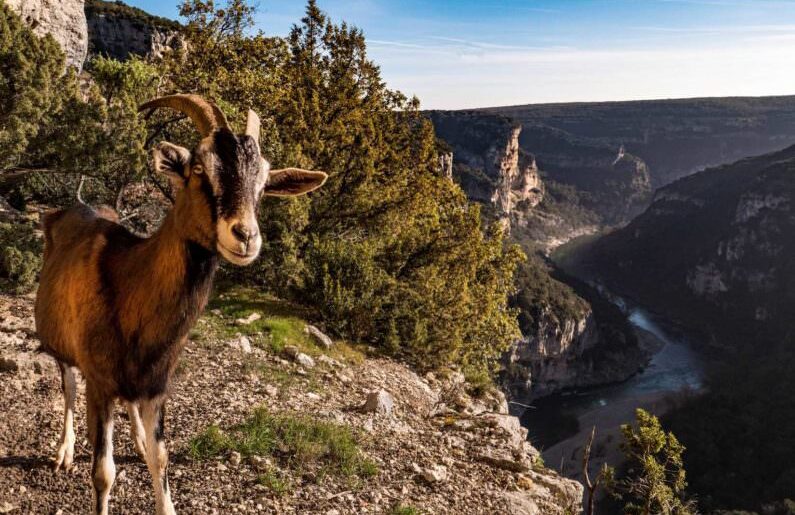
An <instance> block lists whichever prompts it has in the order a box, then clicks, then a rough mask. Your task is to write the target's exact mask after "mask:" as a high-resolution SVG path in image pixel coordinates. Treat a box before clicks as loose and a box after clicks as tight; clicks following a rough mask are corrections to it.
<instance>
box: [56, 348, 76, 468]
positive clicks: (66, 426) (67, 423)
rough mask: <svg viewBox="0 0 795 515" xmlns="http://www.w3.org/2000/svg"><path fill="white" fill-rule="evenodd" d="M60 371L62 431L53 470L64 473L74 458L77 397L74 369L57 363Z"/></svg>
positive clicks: (70, 466)
mask: <svg viewBox="0 0 795 515" xmlns="http://www.w3.org/2000/svg"><path fill="white" fill-rule="evenodd" d="M58 366H59V367H60V369H61V382H62V387H63V397H64V416H63V430H62V431H61V445H60V446H59V447H58V454H57V455H56V456H55V470H56V471H57V470H60V469H62V468H63V470H65V471H67V472H68V471H70V470H71V469H72V464H73V463H74V456H75V397H77V384H76V382H75V373H74V369H73V368H72V367H70V366H69V365H66V364H63V363H58Z"/></svg>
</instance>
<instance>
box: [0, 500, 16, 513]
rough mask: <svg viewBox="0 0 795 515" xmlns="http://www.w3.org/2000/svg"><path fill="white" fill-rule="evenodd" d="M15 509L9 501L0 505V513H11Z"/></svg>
mask: <svg viewBox="0 0 795 515" xmlns="http://www.w3.org/2000/svg"><path fill="white" fill-rule="evenodd" d="M15 509H16V506H14V505H13V504H11V503H10V502H8V501H5V502H3V503H0V513H11V512H12V511H14V510H15Z"/></svg>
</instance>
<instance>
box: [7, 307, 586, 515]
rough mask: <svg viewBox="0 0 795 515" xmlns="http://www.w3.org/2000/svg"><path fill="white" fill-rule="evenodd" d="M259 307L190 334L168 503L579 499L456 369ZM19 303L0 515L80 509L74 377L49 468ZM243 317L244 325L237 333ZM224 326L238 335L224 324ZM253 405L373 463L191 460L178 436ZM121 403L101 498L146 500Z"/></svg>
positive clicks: (234, 457)
mask: <svg viewBox="0 0 795 515" xmlns="http://www.w3.org/2000/svg"><path fill="white" fill-rule="evenodd" d="M223 298H224V296H223V295H222V296H221V299H223ZM226 298H227V301H229V297H226ZM216 302H218V301H216ZM221 302H222V301H221ZM273 305H274V304H273V303H272V302H270V303H260V304H251V305H249V307H251V306H260V307H261V308H262V309H261V310H257V309H248V310H247V311H245V315H246V316H245V317H244V320H237V321H236V319H235V318H234V315H230V314H229V310H226V309H220V308H216V309H213V310H211V312H209V313H208V314H207V316H206V317H205V318H203V319H202V321H201V322H200V324H199V325H198V326H197V331H195V332H194V333H193V334H192V335H191V338H192V341H191V343H190V344H189V345H188V347H187V348H186V351H185V353H184V355H183V359H182V362H181V363H180V365H179V367H178V370H177V376H176V378H175V381H174V388H173V393H172V396H171V400H170V402H169V405H168V411H167V419H166V427H167V435H168V438H169V451H170V454H171V465H170V479H171V486H172V491H173V497H174V501H175V504H176V508H177V510H178V511H179V512H180V513H323V514H328V515H331V514H343V513H395V514H398V513H400V514H406V515H408V514H416V513H456V514H458V513H489V514H492V513H514V514H544V515H548V514H563V513H576V512H578V511H579V503H580V499H581V495H582V489H581V486H580V485H579V484H578V483H576V482H573V481H570V480H566V479H563V478H560V477H559V476H558V475H556V474H555V473H554V472H552V471H550V470H548V469H545V468H544V467H543V465H542V464H541V462H540V460H538V459H537V456H538V455H537V452H536V451H535V449H533V448H532V447H531V446H530V445H529V444H528V443H527V442H526V440H525V435H526V431H525V430H524V429H523V428H521V427H520V426H519V423H518V419H516V418H515V417H512V416H510V415H507V414H506V413H507V405H506V403H505V400H504V397H502V396H501V395H499V394H493V395H491V396H490V397H489V398H487V399H485V400H475V399H472V398H470V397H469V396H468V395H467V394H466V393H465V391H464V386H463V384H462V382H461V381H462V380H463V379H462V377H461V375H460V374H457V373H455V372H452V373H447V374H436V375H433V374H429V375H428V376H426V377H420V376H418V375H416V374H415V373H414V372H412V371H411V370H409V369H408V368H407V367H405V366H404V365H402V364H399V363H397V362H395V361H392V360H389V359H386V358H384V357H379V356H377V355H374V354H373V353H372V352H371V351H372V349H369V350H368V349H356V348H352V347H350V346H348V345H346V344H344V343H340V342H337V343H334V344H333V345H332V346H331V348H330V349H326V348H325V347H324V346H323V345H319V344H318V345H314V344H310V343H307V342H311V341H313V339H312V338H310V337H309V335H307V336H306V338H305V339H302V338H298V340H300V341H297V342H292V341H290V338H291V336H290V335H291V334H293V333H290V331H286V332H285V331H284V330H281V329H280V327H281V326H279V324H276V323H274V324H271V325H270V326H262V325H257V324H258V323H259V322H254V320H256V319H257V318H258V317H260V316H261V317H262V318H261V320H268V319H269V317H270V315H271V313H269V311H270V310H272V309H273ZM284 307H285V306H280V307H279V309H283V308H284ZM32 309H33V297H32V296H22V297H12V296H1V295H0V513H35V514H62V515H66V514H72V513H87V512H89V511H90V508H91V496H92V489H91V487H90V481H89V476H88V472H89V468H90V449H89V446H88V443H87V441H86V439H85V438H86V437H85V409H84V399H83V388H82V385H81V386H80V392H79V397H78V409H77V414H76V425H77V446H76V458H75V469H74V471H73V472H71V473H68V474H67V473H63V472H60V473H56V472H54V471H53V469H52V463H51V458H52V457H53V456H54V455H55V451H56V441H57V438H58V436H59V434H60V430H61V429H60V426H61V418H62V413H63V405H62V399H61V393H60V380H59V377H58V373H57V369H56V366H55V364H54V362H53V361H52V360H51V359H50V358H49V357H47V356H44V355H40V354H37V353H36V352H35V349H36V348H37V346H38V342H37V340H36V338H35V332H34V323H33V313H32ZM254 313H258V314H254ZM252 319H254V320H252ZM247 320H248V321H247ZM274 320H276V319H274ZM248 324H251V327H255V328H257V329H258V330H257V331H256V332H254V333H252V334H248V333H251V331H253V329H252V330H249V329H247V327H248ZM262 327H270V328H271V329H270V332H269V331H268V330H264V331H263V330H262ZM282 329H283V328H282ZM235 331H239V332H241V333H242V334H243V336H245V337H244V338H241V337H239V336H238V335H237V334H234V335H232V336H230V334H232V333H234V332H235ZM285 335H287V336H285ZM293 336H294V334H293ZM275 340H279V341H278V342H275ZM282 340H286V341H282ZM274 342H275V343H274ZM293 343H294V344H295V347H293V346H292V345H293ZM277 344H278V345H277ZM307 357H308V358H309V359H307ZM442 376H444V378H442ZM373 392H382V393H381V394H380V400H381V402H380V403H373V406H371V407H373V408H374V409H375V412H372V411H371V412H367V410H365V409H364V408H363V406H364V405H365V401H366V400H367V398H368V395H370V394H372V393H373ZM373 397H374V399H375V397H376V396H373ZM259 406H265V407H267V409H268V410H269V412H272V413H274V414H279V415H284V416H286V417H293V416H295V417H304V418H311V419H313V420H322V421H328V422H331V423H333V424H335V425H338V426H340V427H344V428H350V430H351V432H352V434H353V435H354V437H355V440H356V442H357V445H358V447H359V449H360V452H361V453H362V454H363V456H365V457H366V459H367V460H368V461H369V462H371V463H374V464H375V465H376V466H377V469H376V471H375V472H374V474H373V475H369V476H367V477H346V476H344V475H339V474H337V475H335V474H325V475H317V474H313V473H312V472H311V470H310V471H308V472H307V471H306V470H302V471H299V470H298V469H297V468H296V467H295V463H293V461H292V460H290V459H289V457H285V456H284V455H283V454H282V455H276V454H274V455H266V456H257V455H243V456H242V457H241V455H240V454H238V453H236V452H221V453H220V454H218V455H216V456H213V457H209V458H207V457H205V458H204V459H197V458H195V457H193V456H194V455H195V453H193V454H192V453H191V448H192V447H191V442H192V441H194V439H195V438H196V437H197V435H200V434H202V433H203V432H205V430H206V428H207V427H208V426H209V425H211V424H216V425H217V426H218V427H220V428H221V429H222V430H223V429H226V428H233V427H234V426H235V424H239V423H240V422H242V421H244V420H246V419H247V418H248V417H249V416H250V415H251V413H252V411H253V410H254V409H255V408H257V407H259ZM122 413H123V410H122V409H120V408H117V415H116V421H115V422H116V425H115V427H116V431H115V436H114V445H115V453H114V454H115V458H116V466H117V480H116V485H115V486H114V490H113V493H112V498H111V511H113V512H115V513H130V514H134V513H152V512H153V502H152V493H151V486H150V482H149V477H148V472H147V470H146V466H145V465H144V463H142V462H141V460H140V459H139V458H138V457H137V455H136V454H135V452H134V450H133V446H132V445H131V442H130V438H129V424H128V422H127V420H126V418H125V417H124V416H123V415H122ZM309 469H311V467H309ZM264 470H267V474H269V476H268V477H271V476H272V475H273V473H274V472H275V473H276V474H277V475H278V477H279V478H281V480H280V482H279V484H278V485H274V483H273V482H272V481H263V479H262V478H263V471H264ZM277 486H278V488H277Z"/></svg>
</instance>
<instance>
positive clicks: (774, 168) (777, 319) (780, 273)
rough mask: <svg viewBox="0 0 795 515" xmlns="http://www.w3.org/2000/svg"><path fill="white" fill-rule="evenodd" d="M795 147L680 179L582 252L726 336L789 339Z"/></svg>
mask: <svg viewBox="0 0 795 515" xmlns="http://www.w3.org/2000/svg"><path fill="white" fill-rule="evenodd" d="M794 171H795V147H789V148H787V149H785V150H782V151H779V152H775V153H772V154H766V155H762V156H759V157H754V158H748V159H743V160H741V161H738V162H736V163H734V164H731V165H726V166H722V167H719V168H713V169H708V170H705V171H703V172H700V173H697V174H694V175H691V176H689V177H686V178H683V179H680V180H678V181H676V182H674V183H672V184H670V185H669V186H666V187H665V188H663V189H661V190H659V191H658V193H657V194H656V196H655V198H654V202H653V203H652V205H651V206H650V207H649V209H648V210H647V211H646V212H645V213H643V214H642V215H641V216H639V217H638V218H636V219H635V220H633V222H632V223H630V224H629V225H628V226H627V227H625V228H624V229H622V230H619V231H616V232H614V233H611V234H608V235H606V236H605V237H604V238H602V239H601V240H600V241H598V242H596V243H595V244H594V245H593V247H592V248H591V249H590V251H589V252H586V253H585V254H586V255H585V256H584V257H583V258H582V259H581V261H583V263H582V265H583V266H584V267H586V268H587V269H589V270H590V272H591V273H592V274H593V275H596V276H598V277H601V278H603V279H604V280H605V282H606V283H607V285H608V287H610V289H611V290H614V291H616V292H618V293H619V294H622V295H625V296H628V297H631V298H635V299H637V300H638V301H639V302H641V303H643V304H644V305H647V306H649V307H650V308H652V309H654V310H655V311H658V312H660V313H664V314H666V315H667V316H669V317H671V318H674V319H676V320H679V321H681V322H683V323H685V325H688V326H690V327H691V328H692V329H694V330H697V331H701V332H703V333H705V334H703V335H702V336H704V338H703V339H704V340H708V341H709V340H712V341H713V342H714V343H719V344H721V345H731V346H738V345H740V346H742V345H759V344H761V343H762V342H765V341H770V342H780V341H786V340H787V339H788V337H789V335H791V323H792V319H793V317H795V296H793V293H792V287H791V284H792V278H793V277H795V265H793V261H792V259H791V256H792V255H793V253H795V238H793V236H792V235H793V234H795V217H793V215H792V209H793V203H795V179H794V178H795V175H794V174H793V172H794Z"/></svg>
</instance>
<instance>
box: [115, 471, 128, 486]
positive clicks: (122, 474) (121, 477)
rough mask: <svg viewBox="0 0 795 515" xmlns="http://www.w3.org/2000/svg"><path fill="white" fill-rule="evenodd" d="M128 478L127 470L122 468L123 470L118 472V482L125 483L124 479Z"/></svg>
mask: <svg viewBox="0 0 795 515" xmlns="http://www.w3.org/2000/svg"><path fill="white" fill-rule="evenodd" d="M126 479H127V471H126V470H124V469H122V470H121V472H119V473H118V474H116V482H118V483H124V481H125V480H126Z"/></svg>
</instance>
